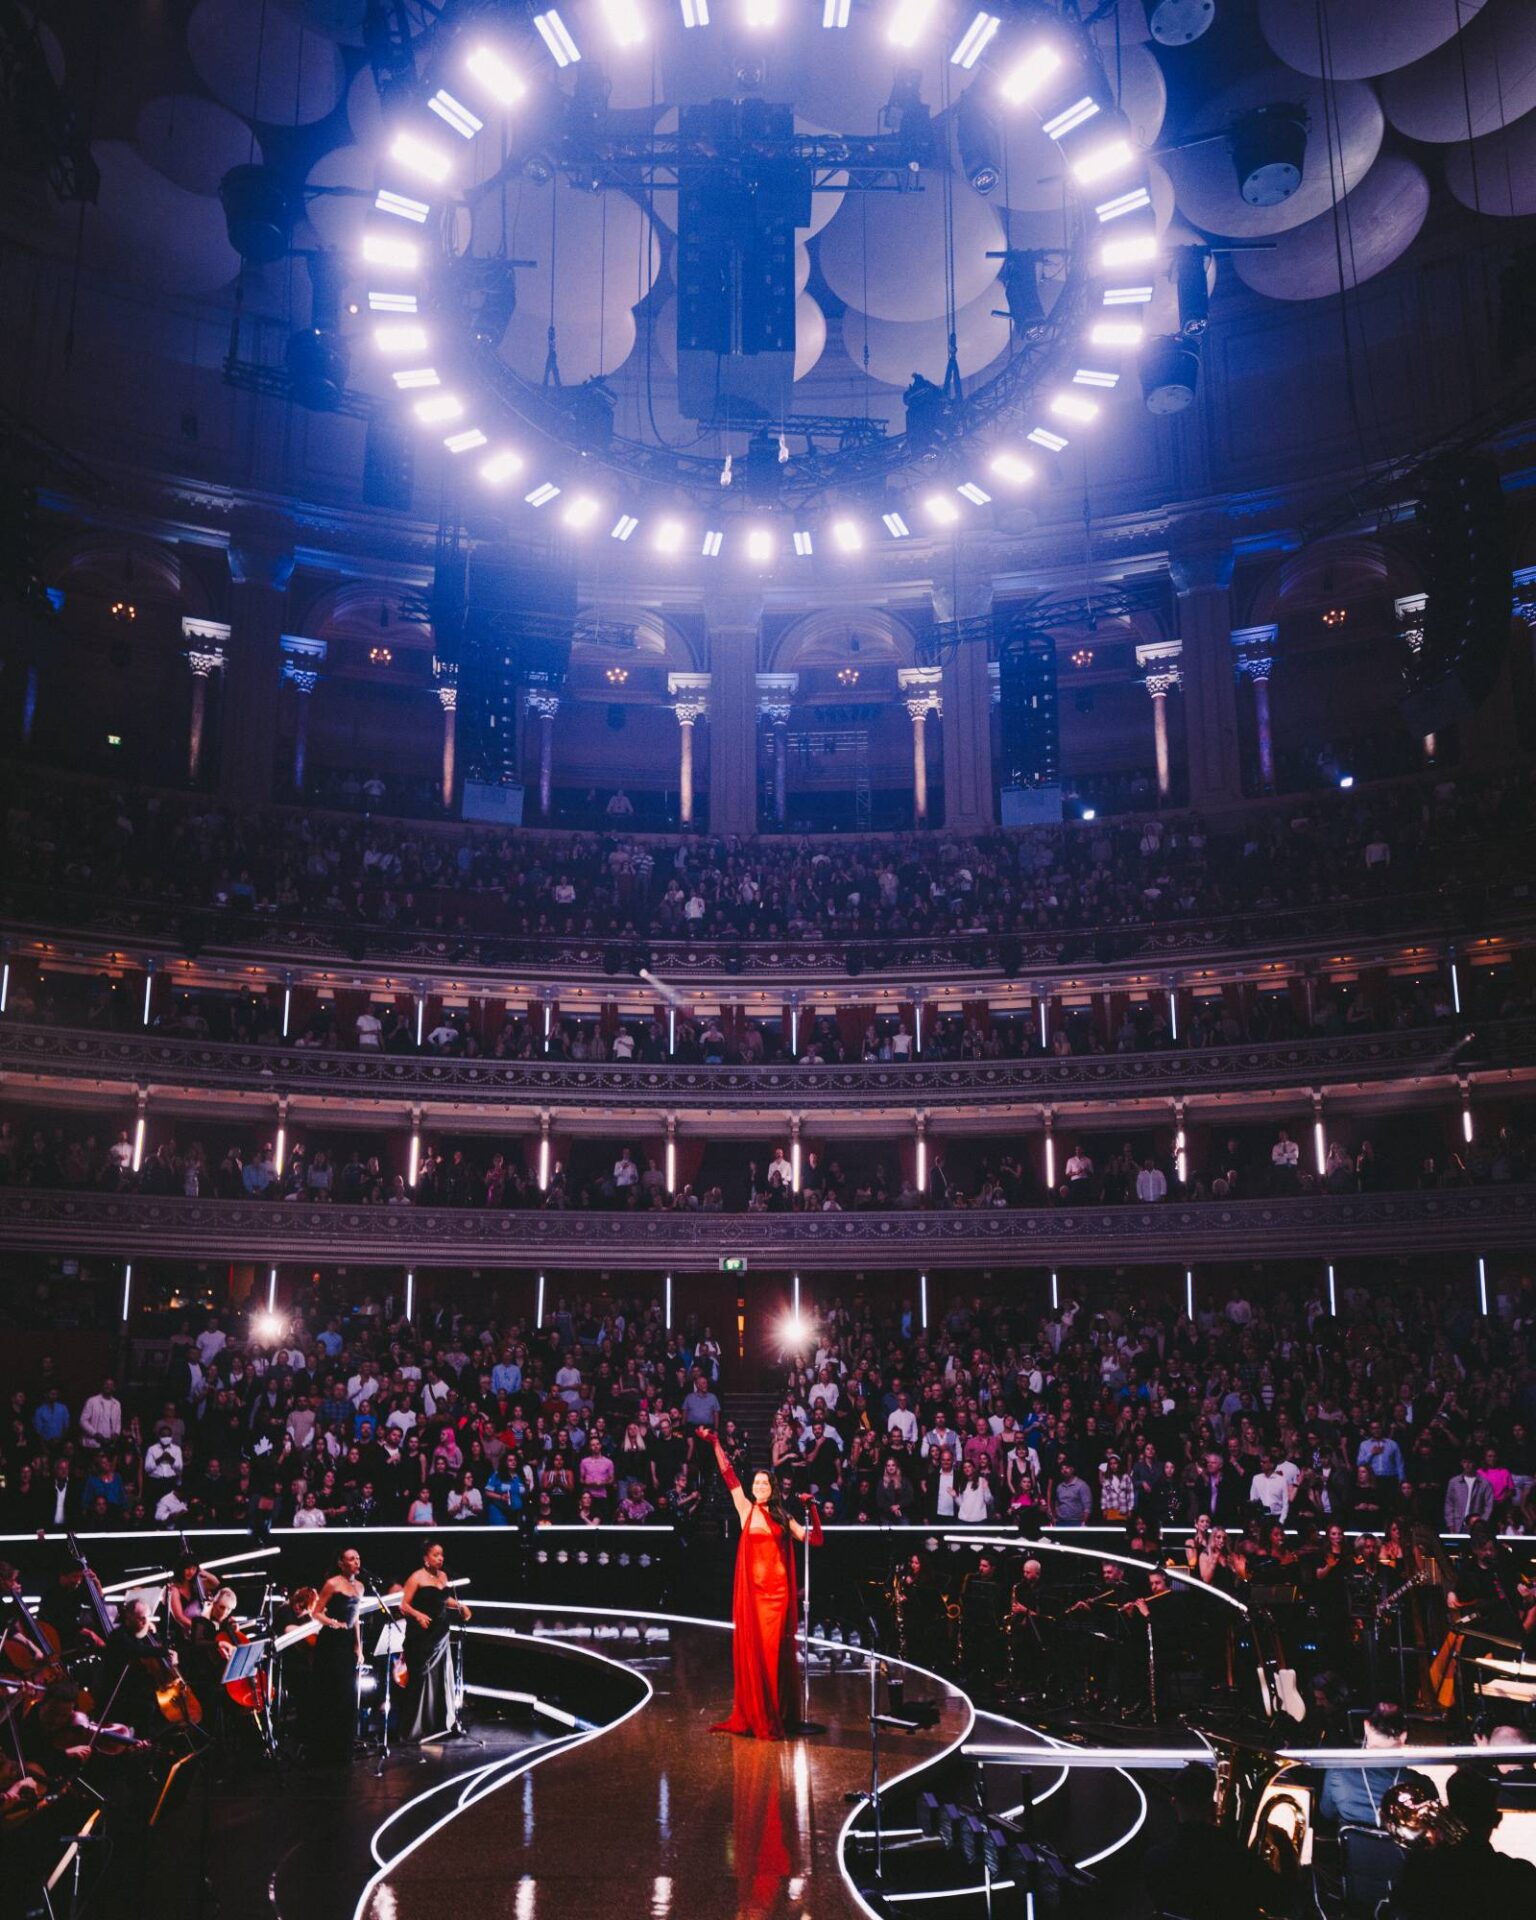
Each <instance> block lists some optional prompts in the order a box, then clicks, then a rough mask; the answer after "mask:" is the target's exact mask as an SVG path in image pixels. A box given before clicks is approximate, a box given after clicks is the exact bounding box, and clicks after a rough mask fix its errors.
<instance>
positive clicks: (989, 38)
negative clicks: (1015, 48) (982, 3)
mask: <svg viewBox="0 0 1536 1920" xmlns="http://www.w3.org/2000/svg"><path fill="white" fill-rule="evenodd" d="M1002 24H1003V23H1002V21H1001V20H1000V19H999V18H998V17H997V15H996V14H995V13H978V14H977V16H976V18H975V19H974V20H973V21H972V22H971V24H970V25H969V26H968V27H967V28H966V30H965V32H964V33H963V34H962V35H961V36H960V43H959V45H958V46H957V47H956V48H955V50H954V52H953V53H952V54H951V55H950V56H949V64H950V65H951V66H952V67H961V68H963V69H964V70H965V72H967V73H969V72H970V70H971V68H972V67H974V66H975V64H976V62H977V61H978V60H979V59H980V58H981V56H982V55H983V54H984V53H985V52H986V50H987V48H988V47H990V46H991V44H992V42H993V40H994V39H995V38H996V36H997V30H998V28H999V27H1000V26H1001V25H1002Z"/></svg>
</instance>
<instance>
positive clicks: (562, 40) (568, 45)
mask: <svg viewBox="0 0 1536 1920" xmlns="http://www.w3.org/2000/svg"><path fill="white" fill-rule="evenodd" d="M533 24H534V26H535V27H536V28H537V30H538V35H539V38H540V39H541V40H542V41H543V42H544V44H545V46H546V47H548V48H549V51H550V55H551V57H552V58H553V60H554V63H555V65H556V66H557V67H570V66H574V65H575V64H576V62H577V61H578V60H579V59H580V58H581V50H580V49H579V48H578V46H577V45H576V42H575V41H574V40H573V39H572V38H571V34H570V29H569V28H568V27H567V26H566V24H565V22H564V21H563V20H562V19H561V18H560V16H559V14H558V13H556V12H555V10H554V8H553V7H551V8H550V10H549V12H548V13H536V14H535V15H534V16H533Z"/></svg>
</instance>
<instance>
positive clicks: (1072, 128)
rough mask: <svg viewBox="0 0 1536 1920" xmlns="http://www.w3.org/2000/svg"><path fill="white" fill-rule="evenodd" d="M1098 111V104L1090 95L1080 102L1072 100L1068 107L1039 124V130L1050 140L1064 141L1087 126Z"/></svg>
mask: <svg viewBox="0 0 1536 1920" xmlns="http://www.w3.org/2000/svg"><path fill="white" fill-rule="evenodd" d="M1098 111H1099V103H1098V101H1097V100H1095V99H1094V97H1093V95H1092V94H1090V93H1085V94H1084V95H1083V97H1082V98H1081V99H1080V100H1074V101H1073V102H1072V104H1071V106H1070V107H1063V108H1062V110H1061V112H1060V113H1053V114H1052V115H1051V117H1050V119H1049V120H1045V121H1042V122H1041V130H1042V131H1043V132H1044V133H1045V134H1046V135H1047V136H1048V137H1049V138H1050V139H1052V140H1065V139H1066V137H1067V135H1068V134H1069V133H1075V132H1076V131H1077V129H1078V128H1079V127H1081V126H1084V125H1086V124H1087V122H1088V121H1090V120H1091V119H1092V118H1093V116H1094V115H1095V114H1096V113H1097V112H1098Z"/></svg>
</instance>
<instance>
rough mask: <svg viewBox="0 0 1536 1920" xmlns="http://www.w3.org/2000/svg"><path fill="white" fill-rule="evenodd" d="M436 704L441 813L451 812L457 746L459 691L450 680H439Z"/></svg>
mask: <svg viewBox="0 0 1536 1920" xmlns="http://www.w3.org/2000/svg"><path fill="white" fill-rule="evenodd" d="M437 702H438V705H439V706H440V707H441V708H442V710H443V812H444V813H451V812H452V811H453V782H454V773H455V768H454V754H455V750H456V748H457V746H458V732H459V690H458V688H457V686H455V685H454V683H453V682H452V681H451V680H439V682H438V684H437Z"/></svg>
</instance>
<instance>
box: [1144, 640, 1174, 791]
mask: <svg viewBox="0 0 1536 1920" xmlns="http://www.w3.org/2000/svg"><path fill="white" fill-rule="evenodd" d="M1136 664H1137V666H1138V667H1140V668H1141V677H1142V684H1143V685H1144V686H1145V688H1146V690H1147V693H1148V695H1149V696H1150V698H1151V701H1152V751H1153V754H1154V756H1155V757H1156V760H1157V803H1158V805H1159V806H1166V805H1167V804H1168V796H1169V794H1170V792H1171V791H1172V786H1173V773H1172V769H1171V767H1170V765H1169V760H1168V696H1169V694H1170V693H1172V692H1173V690H1174V688H1175V687H1176V686H1178V684H1179V642H1178V641H1177V640H1159V641H1155V642H1154V643H1153V644H1152V645H1151V646H1145V647H1138V648H1137V649H1136Z"/></svg>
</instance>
